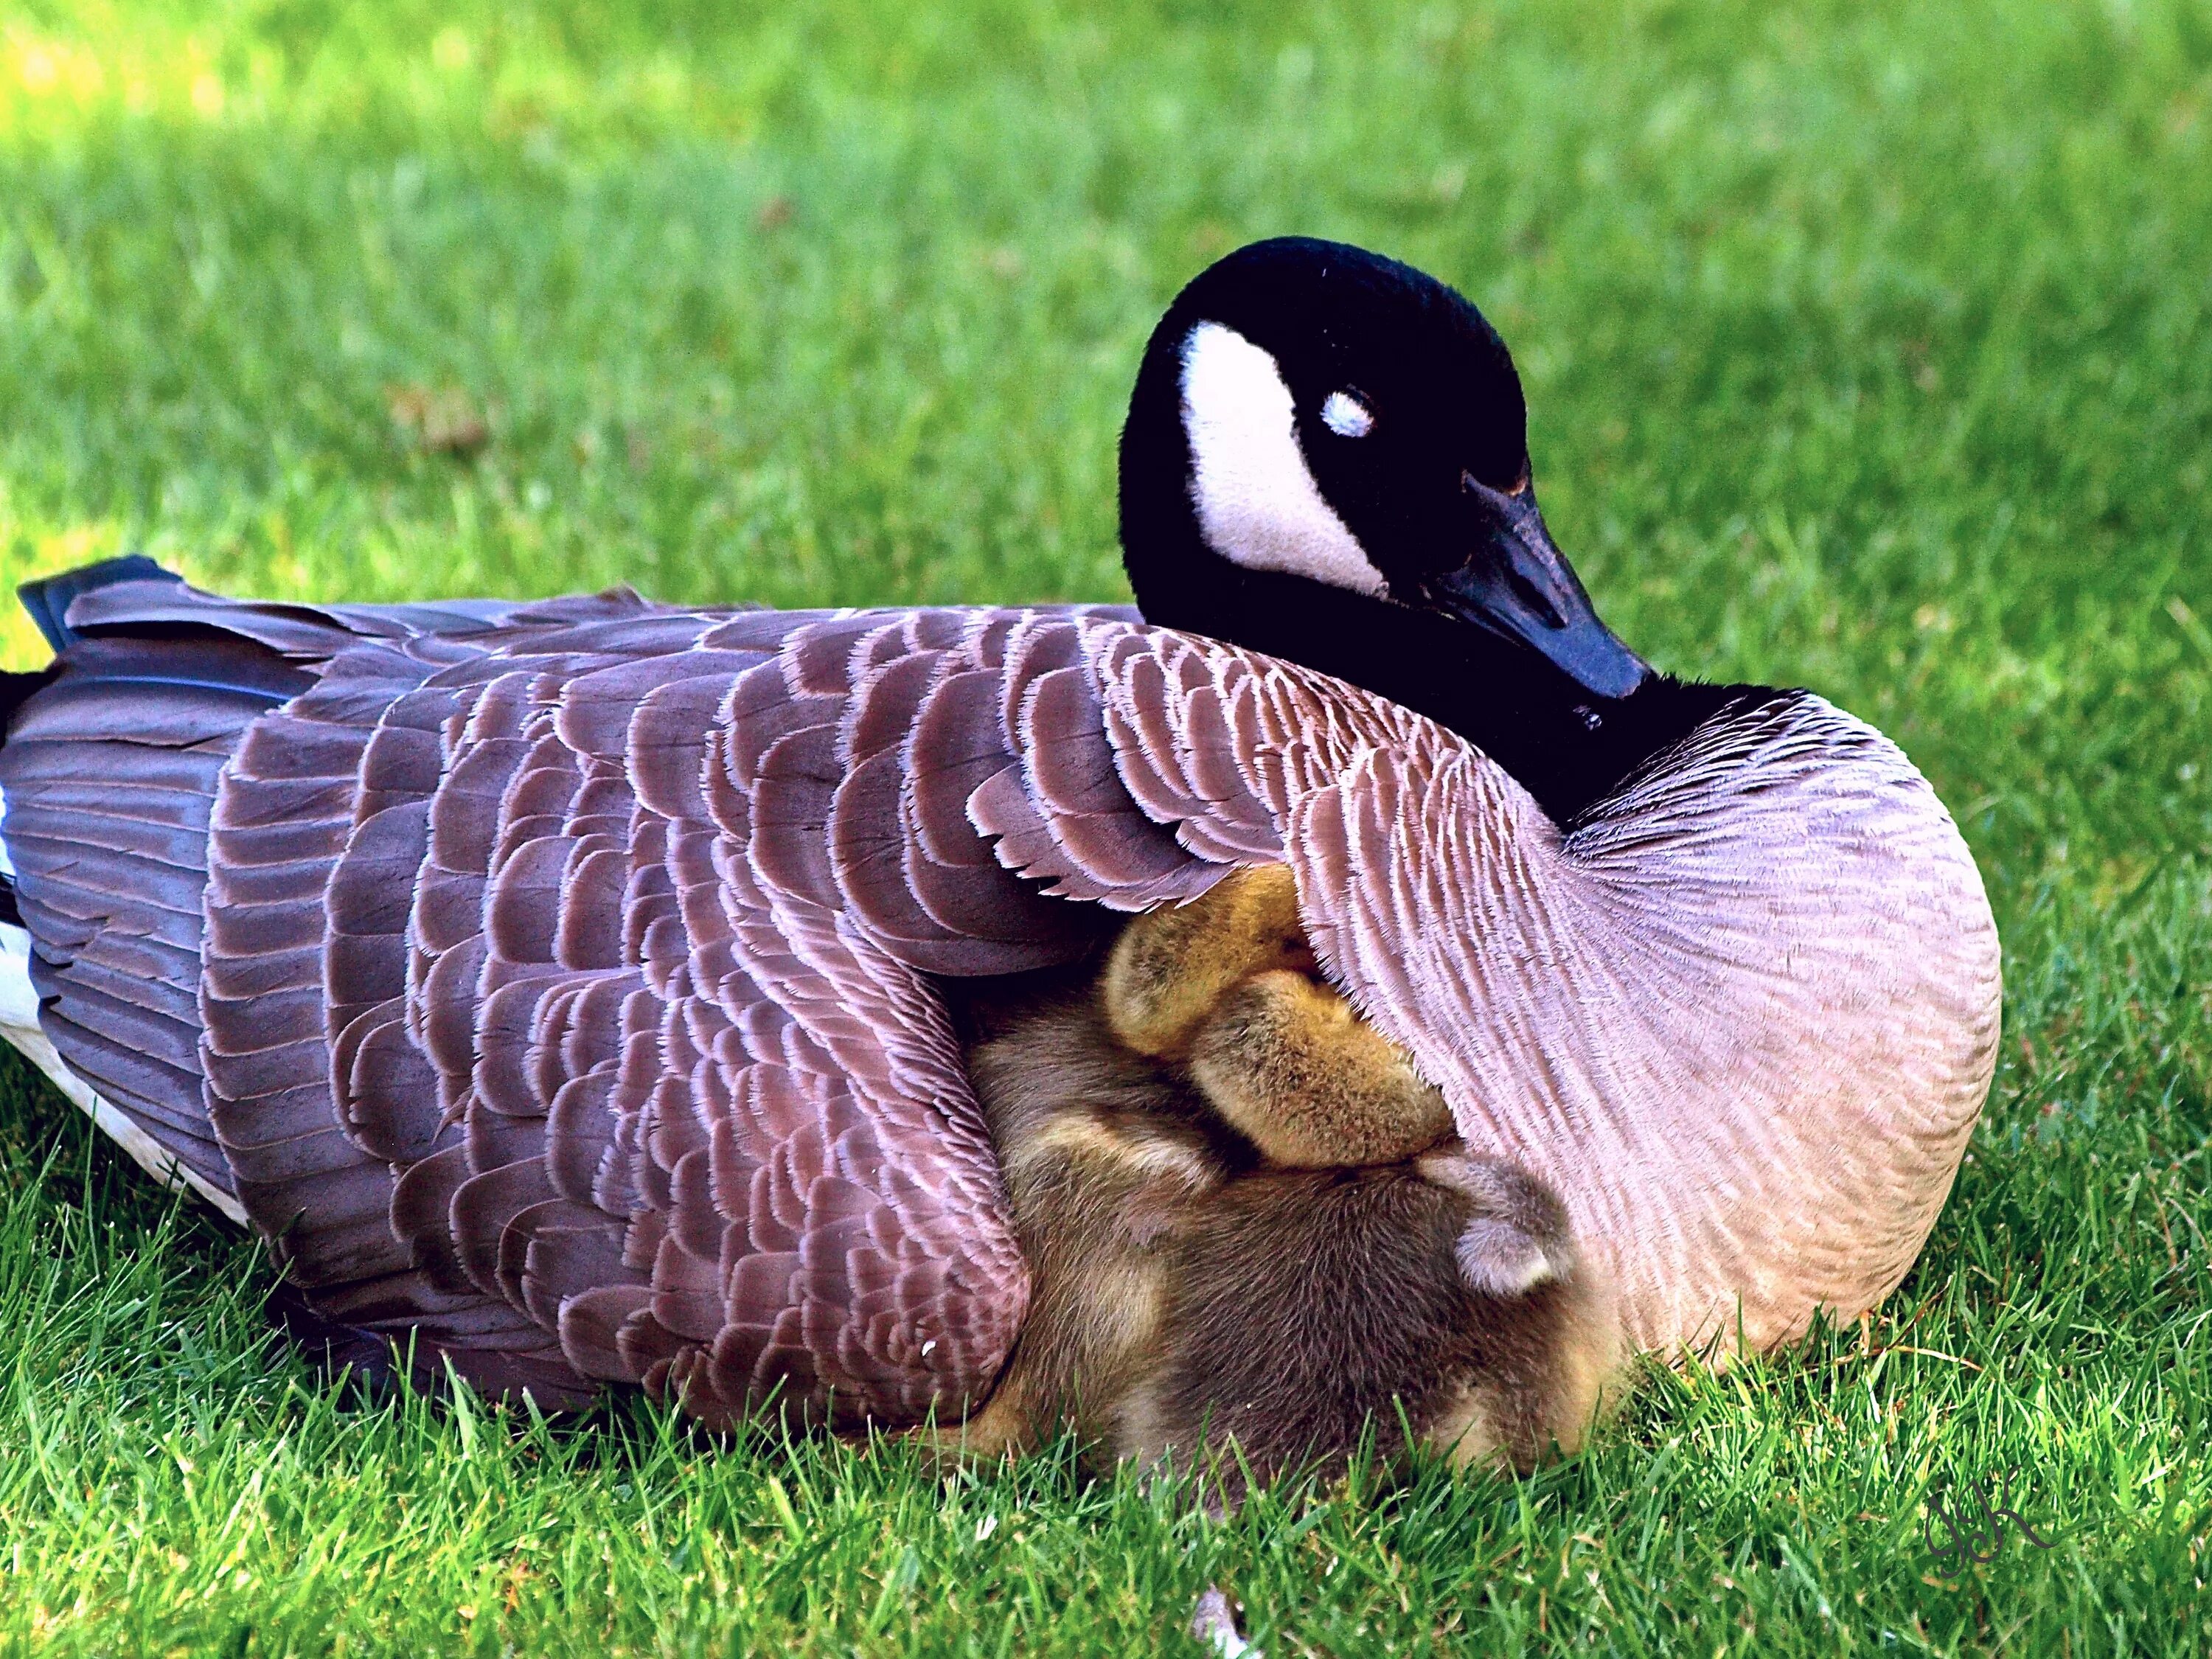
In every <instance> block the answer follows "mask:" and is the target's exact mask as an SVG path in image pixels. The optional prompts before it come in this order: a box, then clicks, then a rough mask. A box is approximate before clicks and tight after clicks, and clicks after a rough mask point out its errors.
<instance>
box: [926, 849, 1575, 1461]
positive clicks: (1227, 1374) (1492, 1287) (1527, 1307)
mask: <svg viewBox="0 0 2212 1659" xmlns="http://www.w3.org/2000/svg"><path fill="white" fill-rule="evenodd" d="M1255 873H1256V872H1255ZM1261 879H1262V880H1263V881H1264V880H1265V879H1266V878H1261ZM1249 896H1250V895H1249V893H1236V892H1232V893H1231V894H1229V895H1225V896H1224V901H1223V902H1218V903H1215V904H1212V905H1211V906H1207V905H1206V903H1205V902H1204V901H1200V903H1198V904H1194V905H1193V906H1191V907H1189V908H1188V910H1187V911H1185V912H1182V913H1175V912H1164V913H1163V912H1156V913H1154V915H1153V916H1151V917H1146V918H1143V919H1140V920H1139V921H1138V922H1136V923H1134V924H1132V926H1131V927H1129V928H1128V929H1127V930H1125V932H1124V934H1123V936H1122V940H1121V944H1119V945H1116V947H1115V951H1113V953H1112V954H1111V956H1110V957H1109V965H1108V967H1107V969H1106V970H1105V971H1104V972H1103V973H1101V974H1098V975H1096V977H1095V981H1094V977H1093V975H1091V974H1090V973H1088V972H1079V973H1076V974H1074V975H1067V976H1064V977H1062V978H1060V980H1059V981H1056V982H1054V983H1052V984H1049V985H1042V986H1041V985H1039V984H1037V983H1036V982H1034V981H1032V982H1031V983H1029V984H1027V985H1024V986H1023V987H1018V989H1015V990H1013V991H1012V992H1011V993H1006V994H999V995H996V996H994V995H992V994H989V993H988V992H987V991H979V992H978V993H977V994H975V995H973V996H972V997H970V998H969V1000H967V1001H966V1003H965V1012H966V1014H967V1017H968V1018H967V1022H966V1023H967V1024H969V1028H970V1034H971V1037H972V1040H973V1046H972V1047H971V1048H970V1049H969V1069H970V1074H971V1075H972V1076H973V1077H974V1079H975V1085H976V1089H977V1093H978V1096H979V1097H980V1098H981V1102H982V1104H983V1108H984V1111H985V1114H986V1116H987V1120H988V1121H989V1123H990V1126H991V1130H992V1136H993V1140H994V1144H995V1146H997V1148H998V1150H999V1154H1000V1164H1001V1168H1002V1169H1003V1170H1005V1172H1006V1183H1007V1195H1008V1200H1009V1205H1010V1207H1011V1209H1012V1212H1013V1216H1014V1221H1015V1228H1016V1231H1017V1235H1018V1237H1019V1238H1020V1240H1021V1243H1022V1246H1023V1250H1024V1255H1025V1256H1026V1258H1027V1259H1028V1261H1029V1262H1030V1271H1031V1275H1032V1279H1031V1285H1032V1289H1031V1300H1030V1313H1029V1317H1028V1319H1027V1321H1026V1322H1025V1323H1024V1328H1023V1331H1022V1334H1021V1335H1020V1337H1019V1339H1018V1342H1017V1345H1016V1347H1015V1351H1014V1356H1013V1358H1012V1361H1011V1362H1010V1364H1008V1366H1007V1370H1006V1375H1005V1377H1004V1378H1003V1380H1002V1381H1001V1383H1000V1388H999V1390H998V1392H997V1393H996V1394H995V1395H994V1397H993V1399H992V1400H991V1401H990V1403H989V1404H988V1405H987V1407H985V1408H984V1409H983V1410H982V1411H981V1412H980V1413H977V1414H975V1416H973V1417H971V1418H970V1419H969V1420H968V1421H967V1422H966V1423H964V1424H963V1425H957V1427H951V1426H949V1427H946V1428H944V1429H940V1430H939V1431H936V1432H935V1433H934V1434H933V1436H932V1440H933V1443H934V1444H936V1445H937V1446H939V1448H942V1449H948V1450H954V1451H957V1452H960V1453H963V1454H965V1455H969V1456H971V1457H972V1456H980V1455H997V1454H1000V1453H1001V1452H1005V1451H1008V1450H1019V1449H1025V1448H1027V1447H1029V1446H1030V1445H1032V1444H1034V1443H1035V1442H1036V1439H1037V1438H1038V1437H1040V1436H1042V1435H1047V1434H1049V1433H1050V1432H1051V1431H1053V1429H1054V1427H1055V1426H1056V1425H1058V1424H1059V1423H1060V1422H1061V1421H1062V1420H1067V1421H1072V1422H1073V1423H1075V1424H1076V1425H1078V1426H1079V1429H1080V1430H1081V1431H1082V1432H1083V1433H1084V1434H1085V1437H1087V1438H1089V1439H1091V1441H1093V1442H1094V1443H1097V1445H1098V1446H1099V1447H1100V1448H1101V1449H1103V1451H1104V1452H1105V1453H1107V1454H1108V1455H1111V1456H1114V1457H1120V1458H1134V1459H1137V1460H1139V1461H1141V1462H1146V1463H1155V1462H1167V1463H1170V1464H1173V1465H1175V1466H1177V1467H1183V1468H1188V1467H1192V1466H1193V1465H1194V1464H1195V1463H1198V1462H1200V1460H1201V1459H1204V1460H1206V1461H1207V1462H1209V1463H1210V1466H1211V1467H1212V1468H1213V1469H1214V1470H1215V1471H1216V1473H1217V1474H1218V1477H1219V1478H1220V1479H1221V1480H1223V1482H1224V1483H1225V1486H1226V1487H1227V1488H1228V1489H1230V1490H1231V1491H1232V1492H1233V1491H1234V1490H1235V1489H1237V1487H1239V1486H1241V1485H1242V1482H1243V1473H1244V1471H1245V1470H1247V1469H1249V1471H1250V1472H1251V1473H1252V1474H1254V1475H1255V1476H1256V1477H1257V1478H1259V1479H1261V1480H1266V1479H1267V1478H1270V1477H1272V1476H1273V1475H1274V1474H1278V1473H1279V1472H1281V1471H1283V1470H1285V1469H1287V1468H1293V1467H1301V1466H1308V1465H1316V1466H1318V1467H1320V1468H1324V1469H1334V1468H1340V1467H1341V1466H1342V1464H1343V1462H1344V1460H1345V1458H1346V1456H1347V1455H1349V1454H1350V1453H1351V1451H1352V1449H1353V1448H1354V1447H1355V1446H1356V1445H1358V1443H1360V1441H1361V1439H1362V1437H1363V1436H1364V1435H1366V1434H1369V1433H1372V1434H1373V1435H1374V1436H1375V1437H1376V1449H1377V1450H1378V1451H1379V1452H1381V1453H1382V1454H1383V1455H1384V1456H1385V1457H1386V1458H1389V1457H1395V1455H1397V1454H1398V1453H1400V1452H1401V1451H1403V1450H1404V1449H1406V1448H1407V1437H1408V1435H1409V1434H1410V1437H1411V1442H1412V1443H1413V1444H1418V1445H1422V1446H1425V1447H1427V1448H1429V1449H1433V1450H1436V1451H1439V1452H1442V1453H1444V1454H1445V1455H1449V1456H1451V1457H1452V1458H1454V1459H1455V1461H1458V1462H1501V1463H1504V1464H1507V1465H1510V1466H1513V1467H1517V1468H1528V1467H1530V1466H1531V1465H1533V1464H1534V1462H1537V1461H1539V1460H1540V1459H1541V1457H1542V1456H1543V1455H1546V1454H1547V1452H1548V1451H1549V1450H1550V1449H1553V1447H1554V1446H1558V1447H1559V1448H1562V1449H1568V1450H1571V1449H1575V1448H1576V1447H1577V1446H1578V1445H1579V1444H1580V1443H1581V1439H1582V1436H1583V1431H1585V1429H1586V1427H1587V1426H1588V1425H1589V1421H1590V1419H1591V1418H1592V1415H1593V1414H1594V1413H1595V1409H1596V1407H1597V1404H1598V1400H1599V1395H1600V1391H1601V1388H1602V1386H1603V1384H1604V1383H1605V1381H1606V1379H1607V1377H1608V1376H1610V1375H1611V1374H1612V1373H1613V1369H1614V1366H1615V1364H1616V1361H1617V1357H1618V1328H1617V1325H1616V1323H1615V1322H1614V1320H1613V1308H1612V1303H1611V1298H1610V1297H1609V1295H1608V1294H1607V1291H1606V1290H1605V1288H1604V1285H1603V1283H1602V1279H1601V1275H1600V1274H1599V1273H1597V1271H1596V1270H1595V1269H1594V1268H1591V1267H1585V1266H1584V1265H1583V1264H1582V1263H1581V1262H1580V1261H1578V1259H1577V1253H1576V1251H1575V1249H1574V1248H1573V1244H1572V1242H1571V1238H1570V1237H1569V1234H1568V1226H1567V1221H1566V1215H1565V1211H1564V1209H1563V1208H1562V1207H1561V1206H1560V1205H1559V1201H1558V1200H1557V1199H1555V1198H1553V1196H1552V1195H1551V1194H1549V1193H1547V1192H1546V1191H1545V1190H1544V1189H1543V1188H1541V1186H1540V1185H1538V1184H1537V1183H1536V1182H1534V1181H1531V1180H1530V1179H1529V1178H1528V1176H1525V1175H1523V1174H1522V1173H1521V1172H1520V1171H1518V1170H1514V1169H1512V1168H1511V1167H1510V1165H1507V1164H1503V1163H1500V1162H1498V1161H1497V1160H1495V1159H1486V1158H1474V1157H1470V1156H1468V1154H1467V1153H1465V1152H1463V1151H1462V1150H1460V1149H1458V1148H1457V1147H1456V1146H1453V1147H1452V1148H1451V1149H1450V1150H1438V1151H1434V1152H1429V1153H1428V1154H1426V1155H1425V1156H1424V1157H1422V1158H1419V1159H1418V1160H1417V1161H1415V1162H1412V1163H1397V1164H1389V1165H1387V1166H1383V1167H1366V1168H1354V1167H1335V1168H1328V1169H1325V1170H1324V1169H1300V1170H1283V1169H1279V1168H1277V1167H1273V1165H1272V1163H1271V1161H1269V1160H1268V1159H1267V1158H1266V1155H1265V1153H1264V1152H1261V1150H1259V1149H1258V1148H1256V1147H1255V1146H1254V1145H1253V1144H1251V1143H1250V1142H1249V1140H1247V1139H1245V1138H1243V1137H1242V1136H1240V1135H1238V1134H1237V1133H1233V1132H1230V1131H1229V1128H1228V1126H1227V1125H1225V1123H1223V1122H1222V1121H1220V1119H1219V1116H1218V1113H1217V1111H1216V1109H1215V1103H1214V1102H1213V1100H1212V1099H1211V1098H1209V1096H1210V1093H1211V1091H1209V1090H1208V1089H1206V1087H1204V1086H1203V1085H1200V1084H1199V1083H1198V1082H1197V1081H1196V1080H1195V1079H1194V1074H1193V1073H1194V1068H1192V1067H1189V1066H1186V1065H1183V1064H1179V1063H1177V1062H1176V1061H1172V1060H1162V1059H1160V1058H1158V1057H1156V1056H1152V1055H1147V1054H1142V1053H1139V1052H1137V1051H1136V1050H1135V1049H1133V1048H1131V1047H1130V1046H1129V1045H1128V1044H1127V1042H1125V1041H1123V1040H1122V1037H1121V1034H1122V1032H1124V1031H1125V1030H1128V1029H1131V1028H1132V1027H1133V1026H1136V1025H1138V1024H1139V1019H1140V1017H1141V1016H1142V1014H1143V1013H1144V1012H1146V1010H1147V1009H1152V1008H1158V1007H1159V1006H1164V1005H1165V1004H1166V1003H1167V1002H1168V1001H1169V1000H1170V996H1169V995H1168V993H1169V992H1170V987H1176V989H1178V990H1180V991H1181V992H1183V993H1188V990H1189V988H1190V987H1192V986H1194V985H1196V984H1200V983H1203V982H1206V981H1209V980H1211V981H1212V987H1213V990H1214V993H1215V995H1216V1000H1217V1006H1216V1008H1215V1009H1214V1010H1212V1011H1208V1010H1206V1009H1204V1008H1202V1007H1200V1006H1196V998H1195V997H1194V996H1191V995H1188V994H1182V995H1177V996H1176V997H1175V998H1174V999H1173V1000H1175V1001H1176V1003H1177V1004H1178V1006H1180V1008H1181V1010H1182V1021H1183V1024H1184V1025H1185V1028H1186V1032H1188V1030H1191V1029H1193V1028H1194V1030H1195V1034H1196V1035H1195V1036H1194V1037H1193V1036H1188V1035H1186V1034H1185V1033H1178V1036H1179V1038H1180V1040H1181V1041H1182V1043H1183V1044H1185V1045H1186V1046H1188V1045H1193V1044H1195V1045H1196V1046H1200V1047H1202V1046H1203V1044H1204V1042H1205V1037H1206V1033H1207V1030H1208V1029H1209V1028H1210V1026H1211V1025H1212V1024H1215V1023H1223V1022H1224V1021H1225V1010H1227V1009H1229V1008H1231V1007H1233V1006H1235V1004H1236V1003H1237V997H1238V992H1239V989H1240V988H1241V987H1240V985H1239V982H1238V981H1236V980H1235V979H1233V978H1231V976H1230V974H1229V972H1228V971H1226V968H1227V965H1228V964H1230V963H1236V962H1238V961H1243V962H1245V963H1249V962H1251V961H1253V960H1261V961H1267V960H1271V959H1275V958H1277V957H1279V955H1280V954H1281V952H1280V951H1279V945H1280V935H1279V930H1275V933H1274V937H1273V938H1271V937H1270V936H1269V934H1270V930H1267V928H1266V927H1264V925H1263V924H1262V922H1261V917H1262V916H1263V915H1264V911H1263V909H1262V908H1261V907H1256V906H1255V905H1253V904H1251V903H1250V902H1248V901H1249ZM1240 934H1241V935H1242V937H1241V938H1240ZM1133 959H1134V960H1139V961H1141V962H1142V963H1144V964H1145V965H1146V974H1145V975H1144V978H1143V981H1142V984H1143V986H1144V987H1145V989H1146V991H1148V992H1152V993H1157V994H1152V995H1141V994H1139V995H1133V990H1134V988H1135V987H1133V984H1132V976H1131V975H1130V973H1129V971H1128V969H1129V964H1130V963H1131V961H1132V960H1133ZM1179 967H1188V969H1190V972H1189V973H1188V975H1182V974H1178V973H1177V972H1176V969H1178V968H1179ZM1216 968H1221V969H1224V971H1222V972H1219V973H1214V972H1212V969H1216ZM1284 972H1285V970H1282V969H1267V970H1264V971H1263V974H1262V975H1261V976H1262V977H1265V978H1272V977H1274V976H1276V975H1279V974H1282V973H1284ZM1245 982H1246V983H1249V981H1245ZM1316 994H1317V995H1319V996H1322V997H1326V996H1328V993H1326V992H1318V993H1316ZM1133 1005H1134V1006H1133ZM1228 1018H1233V1016H1229V1017H1228ZM1330 1030H1331V1032H1332V1034H1339V1033H1346V1032H1348V1033H1351V1034H1352V1035H1353V1038H1354V1041H1353V1044H1352V1046H1353V1048H1355V1049H1356V1050H1357V1049H1360V1048H1364V1047H1365V1046H1366V1045H1367V1044H1368V1043H1370V1042H1380V1041H1381V1040H1380V1039H1378V1038H1375V1037H1374V1036H1373V1034H1372V1033H1370V1032H1368V1031H1366V1030H1365V1029H1364V1027H1361V1026H1359V1025H1358V1024H1357V1023H1356V1022H1352V1021H1350V1020H1348V1019H1346V1020H1343V1021H1341V1022H1332V1024H1331V1027H1330ZM1303 1036H1304V1034H1301V1037H1303ZM1266 1049H1267V1042H1265V1041H1262V1040H1255V1038H1254V1036H1252V1034H1251V1033H1250V1031H1249V1030H1243V1031H1240V1033H1239V1035H1238V1037H1237V1041H1236V1042H1235V1043H1234V1044H1233V1045H1230V1046H1229V1047H1227V1048H1225V1049H1224V1050H1223V1051H1222V1053H1221V1054H1220V1055H1219V1056H1218V1065H1219V1066H1220V1068H1221V1073H1222V1074H1224V1075H1230V1074H1233V1073H1234V1072H1235V1071H1236V1069H1237V1066H1239V1065H1240V1064H1248V1063H1249V1065H1251V1066H1255V1068H1256V1069H1258V1070H1260V1071H1261V1073H1275V1074H1278V1075H1279V1072H1280V1067H1279V1066H1276V1065H1275V1064H1274V1063H1273V1060H1271V1058H1270V1056H1269V1055H1268V1054H1267V1052H1266ZM1361 1074H1362V1068H1361V1066H1360V1063H1359V1060H1358V1059H1357V1058H1355V1060H1354V1061H1353V1063H1352V1066H1351V1068H1350V1077H1351V1078H1355V1079H1356V1078H1358V1076H1360V1075H1361ZM1384 1081H1385V1084H1386V1094H1385V1097H1384V1098H1383V1099H1382V1100H1379V1101H1362V1100H1360V1099H1359V1098H1358V1085H1357V1084H1356V1082H1352V1081H1350V1080H1346V1079H1345V1078H1343V1077H1340V1079H1338V1080H1337V1081H1336V1082H1335V1083H1334V1086H1333V1089H1332V1093H1331V1098H1332V1100H1334V1102H1337V1103H1340V1104H1342V1105H1344V1106H1346V1108H1348V1110H1347V1114H1346V1121H1347V1134H1346V1139H1345V1143H1344V1144H1343V1145H1342V1146H1339V1147H1336V1148H1334V1149H1331V1148H1329V1147H1328V1146H1327V1144H1326V1125H1327V1119H1326V1116H1325V1115H1322V1114H1318V1113H1309V1114H1308V1115H1307V1117H1306V1122H1305V1127H1304V1133H1303V1135H1302V1137H1301V1139H1300V1152H1301V1154H1302V1157H1301V1161H1302V1162H1304V1163H1309V1164H1316V1163H1322V1164H1334V1165H1352V1164H1357V1163H1358V1162H1359V1161H1360V1158H1361V1157H1362V1156H1364V1150H1365V1147H1366V1146H1368V1145H1369V1144H1370V1140H1371V1135H1372V1128H1373V1126H1375V1125H1376V1124H1378V1123H1383V1122H1386V1121H1389V1115H1390V1109H1391V1108H1392V1107H1393V1106H1395V1105H1396V1104H1397V1103H1399V1097H1400V1091H1399V1090H1398V1089H1397V1087H1396V1083H1397V1079H1395V1077H1386V1078H1385V1079H1384ZM1261 1097H1263V1094H1262V1091H1258V1090H1249V1089H1246V1090H1242V1091H1239V1093H1238V1095H1237V1098H1238V1100H1239V1101H1240V1103H1250V1102H1252V1101H1254V1100H1255V1099H1258V1098H1261ZM1404 1138H1405V1137H1404V1136H1403V1134H1402V1133H1401V1139H1404ZM1427 1139H1428V1141H1430V1142H1433V1141H1434V1140H1435V1139H1437V1135H1436V1134H1435V1133H1433V1132H1431V1133H1429V1134H1428V1137H1427Z"/></svg>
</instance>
